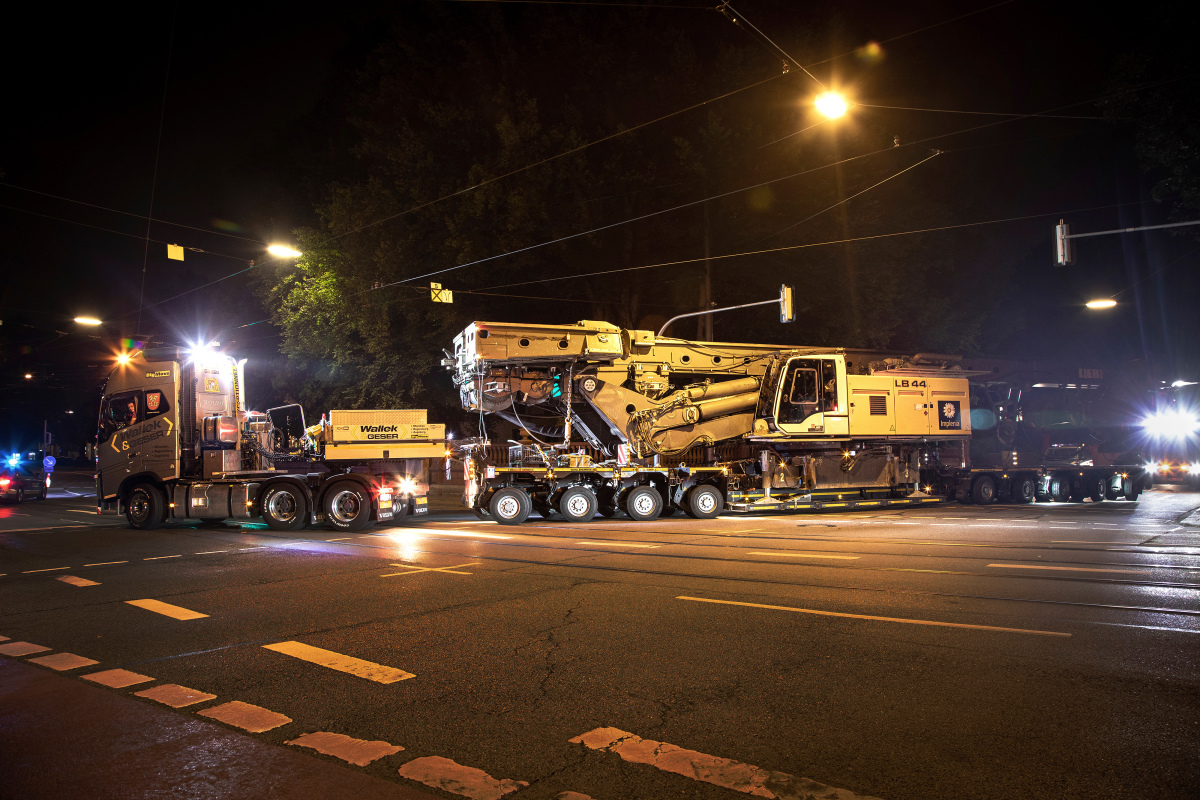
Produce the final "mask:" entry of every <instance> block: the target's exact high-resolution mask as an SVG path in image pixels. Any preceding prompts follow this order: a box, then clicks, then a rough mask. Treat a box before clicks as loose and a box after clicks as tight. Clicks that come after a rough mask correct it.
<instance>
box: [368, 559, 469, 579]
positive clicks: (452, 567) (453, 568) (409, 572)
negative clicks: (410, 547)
mask: <svg viewBox="0 0 1200 800" xmlns="http://www.w3.org/2000/svg"><path fill="white" fill-rule="evenodd" d="M479 563H480V562H478V561H468V562H467V563H466V564H451V565H450V566H448V567H414V566H411V565H409V564H392V565H391V566H393V567H402V568H404V569H405V570H407V571H406V572H389V573H388V574H387V575H380V576H379V577H381V578H394V577H396V576H397V575H413V574H415V573H417V572H450V573H453V574H455V575H471V574H473V573H470V572H461V571H460V570H459V569H458V568H459V567H477V566H479Z"/></svg>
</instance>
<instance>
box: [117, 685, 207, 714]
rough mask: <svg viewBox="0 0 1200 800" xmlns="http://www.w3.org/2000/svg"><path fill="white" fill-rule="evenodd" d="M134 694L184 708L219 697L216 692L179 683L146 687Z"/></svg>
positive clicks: (166, 704) (172, 706) (165, 704)
mask: <svg viewBox="0 0 1200 800" xmlns="http://www.w3.org/2000/svg"><path fill="white" fill-rule="evenodd" d="M134 694H135V695H136V696H138V697H146V698H149V699H150V700H153V701H155V702H156V703H162V704H163V705H164V706H170V707H171V708H183V707H184V706H191V705H195V704H196V703H204V702H206V701H208V700H216V699H217V696H216V695H215V694H207V693H205V692H198V691H196V690H195V689H189V688H187V687H186V686H180V685H179V684H177V683H164V684H163V685H162V686H155V687H154V688H152V689H146V690H145V691H142V692H134Z"/></svg>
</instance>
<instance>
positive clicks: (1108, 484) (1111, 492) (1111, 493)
mask: <svg viewBox="0 0 1200 800" xmlns="http://www.w3.org/2000/svg"><path fill="white" fill-rule="evenodd" d="M1120 497H1121V492H1120V491H1118V490H1117V489H1114V488H1113V480H1112V479H1111V478H1109V479H1108V480H1106V481H1105V482H1104V499H1105V500H1117V499H1120Z"/></svg>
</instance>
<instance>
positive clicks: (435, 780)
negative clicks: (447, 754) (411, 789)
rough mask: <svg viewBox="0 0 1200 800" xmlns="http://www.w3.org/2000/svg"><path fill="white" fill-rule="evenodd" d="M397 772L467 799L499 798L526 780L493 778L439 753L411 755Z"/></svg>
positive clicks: (487, 799)
mask: <svg viewBox="0 0 1200 800" xmlns="http://www.w3.org/2000/svg"><path fill="white" fill-rule="evenodd" d="M399 772H400V777H402V778H408V779H409V780H414V781H419V782H421V783H423V784H425V785H426V786H432V787H434V788H435V789H441V790H442V791H445V792H450V793H451V794H457V795H460V796H462V797H469V798H471V800H500V798H501V797H503V796H504V795H506V794H508V793H509V792H515V791H516V790H517V789H520V788H522V787H525V786H528V785H529V782H528V781H514V780H509V779H508V778H500V779H497V778H493V777H492V776H491V775H488V774H487V773H486V772H484V771H483V770H481V769H475V768H474V767H464V766H463V765H462V764H459V763H456V762H454V761H451V760H450V759H448V758H442V757H441V756H424V757H422V758H415V759H413V760H412V761H410V762H408V763H407V764H405V765H404V766H403V767H401V768H400V770H399Z"/></svg>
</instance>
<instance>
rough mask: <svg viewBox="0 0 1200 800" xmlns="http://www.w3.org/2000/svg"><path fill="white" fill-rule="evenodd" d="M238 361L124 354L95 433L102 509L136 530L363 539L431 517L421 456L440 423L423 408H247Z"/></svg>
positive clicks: (441, 446) (440, 433)
mask: <svg viewBox="0 0 1200 800" xmlns="http://www.w3.org/2000/svg"><path fill="white" fill-rule="evenodd" d="M244 366H245V359H242V360H240V361H238V360H235V359H234V358H233V357H232V356H229V355H226V354H223V353H217V352H213V351H211V350H209V349H200V350H197V351H189V350H185V349H183V348H174V347H164V348H155V349H150V350H147V351H145V352H144V353H143V352H140V351H139V352H135V353H134V354H132V355H130V356H122V357H121V359H119V362H118V364H117V366H116V368H115V369H114V370H113V371H112V373H111V374H110V375H109V378H108V381H107V382H106V384H105V388H104V397H103V400H102V401H101V404H100V421H99V429H98V432H97V436H96V506H97V512H98V513H101V514H104V513H106V512H116V513H124V514H125V516H126V518H127V519H128V520H129V524H130V526H131V527H134V528H139V529H151V528H157V527H159V526H160V525H162V524H163V523H164V522H168V521H171V520H184V519H208V520H219V519H227V518H233V519H253V518H259V517H261V518H262V519H263V521H264V522H266V523H267V525H269V526H270V527H271V528H273V529H275V530H299V529H300V528H302V527H304V526H305V525H306V524H309V523H316V522H322V521H323V522H325V523H326V524H327V525H329V526H330V527H333V528H335V529H337V530H361V529H362V528H365V527H367V526H368V525H370V524H371V523H372V522H379V523H384V524H394V523H396V522H398V521H400V520H402V519H403V518H405V517H406V516H408V515H410V514H425V513H427V512H428V505H427V496H428V491H429V487H428V483H427V479H426V475H425V469H426V467H425V465H426V461H425V460H426V459H430V458H440V457H442V456H444V454H445V426H443V425H431V424H429V423H428V421H427V419H426V413H425V411H424V410H420V409H409V410H376V411H330V412H329V416H328V419H324V418H323V419H322V420H321V422H320V423H318V424H316V425H311V426H309V425H307V424H306V423H305V420H304V409H302V408H301V407H300V406H298V405H286V406H281V407H279V408H272V409H268V410H266V411H264V412H256V411H249V410H247V409H246V407H245V381H244Z"/></svg>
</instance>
